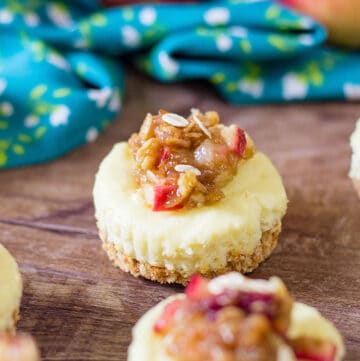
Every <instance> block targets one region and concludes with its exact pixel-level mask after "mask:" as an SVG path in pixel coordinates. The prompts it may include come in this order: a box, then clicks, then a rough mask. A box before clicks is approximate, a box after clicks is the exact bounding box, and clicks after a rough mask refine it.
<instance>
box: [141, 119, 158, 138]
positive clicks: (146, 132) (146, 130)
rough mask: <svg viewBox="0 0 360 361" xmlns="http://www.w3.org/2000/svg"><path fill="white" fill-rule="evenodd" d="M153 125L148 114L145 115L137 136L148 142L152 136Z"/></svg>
mask: <svg viewBox="0 0 360 361" xmlns="http://www.w3.org/2000/svg"><path fill="white" fill-rule="evenodd" d="M154 128H155V124H154V122H153V119H152V115H151V114H150V113H147V114H146V117H145V120H144V122H143V124H142V126H141V128H140V132H139V135H140V137H141V138H142V139H143V140H148V139H150V138H152V137H153V136H154Z"/></svg>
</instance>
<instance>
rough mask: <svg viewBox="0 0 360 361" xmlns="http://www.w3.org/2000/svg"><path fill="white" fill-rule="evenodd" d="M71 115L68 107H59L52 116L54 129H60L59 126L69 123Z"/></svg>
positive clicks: (51, 120)
mask: <svg viewBox="0 0 360 361" xmlns="http://www.w3.org/2000/svg"><path fill="white" fill-rule="evenodd" d="M69 115H70V109H69V108H68V107H67V106H66V105H64V104H61V105H58V106H56V108H55V110H54V111H53V112H52V113H51V114H50V123H51V125H53V126H54V127H58V126H59V125H66V124H67V123H68V119H69Z"/></svg>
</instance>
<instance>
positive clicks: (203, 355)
mask: <svg viewBox="0 0 360 361" xmlns="http://www.w3.org/2000/svg"><path fill="white" fill-rule="evenodd" d="M292 305H293V300H292V298H291V297H290V295H289V294H288V291H287V289H286V287H285V285H284V284H283V283H282V281H281V280H280V279H278V278H276V277H273V278H270V280H268V281H265V280H251V279H248V278H246V277H244V276H242V275H240V274H238V273H229V274H227V275H225V276H220V277H218V278H215V279H214V280H212V281H208V280H206V279H204V278H202V277H200V276H197V275H196V276H194V277H193V278H192V279H191V281H190V283H189V285H188V287H187V289H186V292H185V298H181V299H175V300H174V301H172V302H170V303H169V304H167V305H166V306H165V308H164V311H163V313H162V315H161V316H160V317H159V319H158V320H157V321H156V323H155V324H154V327H153V330H154V332H155V333H156V334H157V335H159V336H160V337H161V338H162V342H163V344H164V347H165V350H166V352H167V354H168V355H169V356H170V357H171V359H174V360H175V361H200V360H201V361H203V360H207V361H215V360H216V361H220V360H221V361H284V360H286V361H297V360H302V361H335V356H336V346H335V345H334V344H333V343H331V342H327V341H324V340H319V339H312V338H306V337H302V338H297V339H291V340H290V339H288V337H287V336H286V334H287V330H288V328H289V325H290V314H291V309H292Z"/></svg>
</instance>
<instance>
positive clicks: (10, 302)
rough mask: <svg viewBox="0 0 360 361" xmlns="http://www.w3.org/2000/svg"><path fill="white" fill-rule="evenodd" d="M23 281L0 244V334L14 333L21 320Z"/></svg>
mask: <svg viewBox="0 0 360 361" xmlns="http://www.w3.org/2000/svg"><path fill="white" fill-rule="evenodd" d="M21 295H22V280H21V275H20V272H19V268H18V265H17V263H16V261H15V259H14V258H13V257H12V256H11V254H10V253H9V252H8V251H7V250H6V248H5V247H3V246H2V245H1V244H0V333H6V334H7V333H9V334H10V333H11V334H12V333H14V332H15V326H16V322H17V320H18V319H19V309H20V301H21Z"/></svg>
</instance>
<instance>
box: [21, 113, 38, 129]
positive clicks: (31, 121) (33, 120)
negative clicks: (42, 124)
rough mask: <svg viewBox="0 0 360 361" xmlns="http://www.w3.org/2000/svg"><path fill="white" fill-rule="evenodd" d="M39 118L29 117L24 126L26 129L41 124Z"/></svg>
mask: <svg viewBox="0 0 360 361" xmlns="http://www.w3.org/2000/svg"><path fill="white" fill-rule="evenodd" d="M39 121H40V119H39V117H38V116H36V115H28V116H27V117H26V118H25V120H24V125H25V127H26V128H33V127H36V126H37V125H38V124H39Z"/></svg>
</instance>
